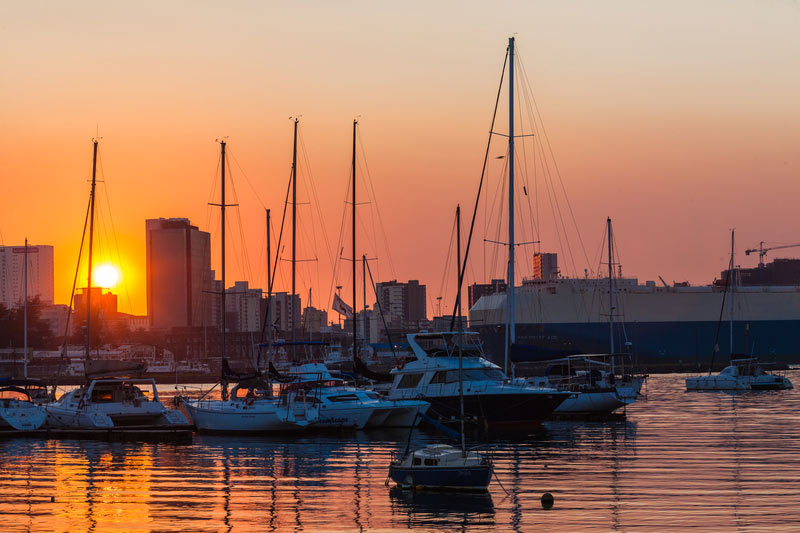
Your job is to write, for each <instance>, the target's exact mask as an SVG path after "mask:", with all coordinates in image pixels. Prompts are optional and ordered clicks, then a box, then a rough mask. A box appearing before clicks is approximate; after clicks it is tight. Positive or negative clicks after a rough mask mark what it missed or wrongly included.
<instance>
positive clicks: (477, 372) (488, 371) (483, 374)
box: [431, 368, 506, 383]
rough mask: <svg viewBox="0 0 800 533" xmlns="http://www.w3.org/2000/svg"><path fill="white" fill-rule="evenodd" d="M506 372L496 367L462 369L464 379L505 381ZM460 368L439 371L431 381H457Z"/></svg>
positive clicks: (462, 378)
mask: <svg viewBox="0 0 800 533" xmlns="http://www.w3.org/2000/svg"><path fill="white" fill-rule="evenodd" d="M505 379H506V376H505V374H503V372H502V371H500V370H498V369H496V368H465V369H463V370H462V371H461V380H462V381H503V380H505ZM457 382H458V370H441V371H439V372H437V373H436V374H435V375H434V376H433V379H431V383H457Z"/></svg>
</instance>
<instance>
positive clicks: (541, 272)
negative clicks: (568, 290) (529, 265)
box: [533, 253, 558, 281]
mask: <svg viewBox="0 0 800 533" xmlns="http://www.w3.org/2000/svg"><path fill="white" fill-rule="evenodd" d="M533 279H534V280H537V281H555V280H557V279H558V254H553V253H547V254H541V253H535V254H533Z"/></svg>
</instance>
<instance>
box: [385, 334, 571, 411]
mask: <svg viewBox="0 0 800 533" xmlns="http://www.w3.org/2000/svg"><path fill="white" fill-rule="evenodd" d="M459 336H462V337H461V338H462V339H463V341H462V342H460V343H459ZM407 337H408V343H409V346H410V348H411V350H412V351H413V353H414V356H415V358H413V359H411V360H405V361H402V362H401V363H399V364H398V366H397V367H396V368H394V369H392V372H391V373H392V375H393V376H394V381H392V384H391V388H390V389H389V391H388V393H387V397H388V398H389V399H391V400H403V399H412V398H420V399H423V400H426V401H427V402H429V403H430V404H431V408H430V412H431V413H433V414H435V415H436V416H437V417H439V418H441V419H453V418H455V417H457V416H458V414H459V389H460V388H461V387H460V382H459V379H460V380H461V383H463V396H464V415H465V416H466V417H467V418H481V419H484V420H485V421H486V422H487V423H488V424H489V425H513V424H527V423H530V422H537V421H540V420H543V419H545V418H547V417H548V416H550V414H551V413H552V412H553V411H554V410H555V409H556V408H557V407H558V406H559V405H561V403H563V402H564V401H565V400H566V399H567V398H569V397H570V396H572V393H569V392H565V391H558V390H555V389H551V388H538V387H533V386H531V385H528V384H527V383H523V382H520V381H518V380H511V379H509V378H508V377H507V376H506V375H505V374H504V373H503V371H502V370H500V367H498V366H497V365H495V364H494V363H492V362H490V361H489V360H487V359H486V358H485V357H484V353H483V349H482V347H481V344H480V340H479V337H478V335H477V333H474V332H462V333H458V332H443V333H411V334H409V335H408V336H407ZM459 355H460V357H459ZM459 359H461V371H459Z"/></svg>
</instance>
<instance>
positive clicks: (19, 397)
mask: <svg viewBox="0 0 800 533" xmlns="http://www.w3.org/2000/svg"><path fill="white" fill-rule="evenodd" d="M31 386H34V388H36V389H37V390H38V388H39V387H40V386H41V384H40V382H38V381H35V380H28V379H9V380H4V381H2V382H0V430H9V429H12V430H17V431H35V430H37V429H39V428H41V427H42V425H44V422H45V420H46V419H47V411H45V409H44V407H42V406H41V405H37V404H36V403H35V402H34V398H33V396H32V393H31V390H30V388H29V387H31Z"/></svg>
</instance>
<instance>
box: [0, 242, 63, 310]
mask: <svg viewBox="0 0 800 533" xmlns="http://www.w3.org/2000/svg"><path fill="white" fill-rule="evenodd" d="M24 279H25V246H0V304H3V305H5V306H6V307H8V308H11V307H16V306H17V305H20V304H22V303H23V302H22V299H23V294H24V291H23V289H24V286H23V285H24ZM37 297H38V298H39V300H40V301H41V303H43V304H48V305H50V304H52V303H53V247H52V246H49V245H30V244H29V245H28V299H29V300H32V299H34V298H37Z"/></svg>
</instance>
